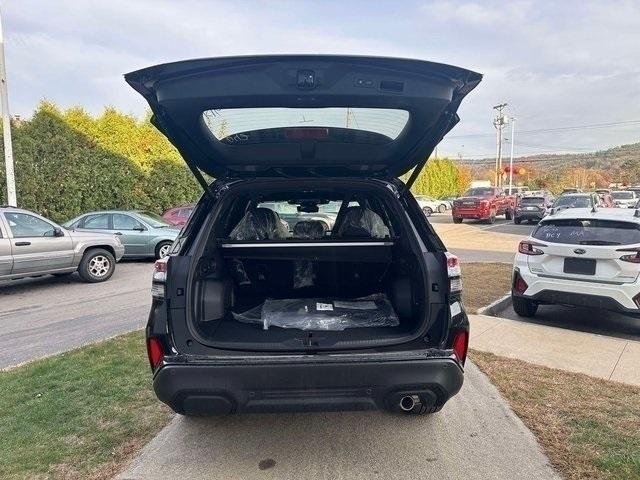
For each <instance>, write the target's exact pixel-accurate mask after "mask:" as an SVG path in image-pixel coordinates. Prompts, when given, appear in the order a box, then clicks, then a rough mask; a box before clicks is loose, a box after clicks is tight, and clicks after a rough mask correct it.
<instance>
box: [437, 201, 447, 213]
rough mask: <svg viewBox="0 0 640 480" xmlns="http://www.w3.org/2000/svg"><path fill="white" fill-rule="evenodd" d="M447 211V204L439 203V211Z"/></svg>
mask: <svg viewBox="0 0 640 480" xmlns="http://www.w3.org/2000/svg"><path fill="white" fill-rule="evenodd" d="M446 211H447V206H446V205H445V204H443V203H441V204H440V205H438V213H444V212H446Z"/></svg>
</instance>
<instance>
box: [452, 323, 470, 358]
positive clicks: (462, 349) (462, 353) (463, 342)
mask: <svg viewBox="0 0 640 480" xmlns="http://www.w3.org/2000/svg"><path fill="white" fill-rule="evenodd" d="M452 348H453V353H455V355H456V357H457V358H458V361H459V362H460V363H461V364H462V365H464V362H465V361H466V360H467V350H468V348H469V332H468V331H466V330H458V331H457V332H456V333H455V334H454V336H453V345H452Z"/></svg>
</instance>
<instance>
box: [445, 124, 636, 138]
mask: <svg viewBox="0 0 640 480" xmlns="http://www.w3.org/2000/svg"><path fill="white" fill-rule="evenodd" d="M634 124H640V120H625V121H622V122H608V123H592V124H589V125H574V126H572V127H556V128H539V129H535V130H523V131H522V132H520V133H519V135H536V134H539V133H551V132H567V131H574V130H587V129H594V128H609V127H617V126H620V125H634ZM476 137H493V134H491V133H470V134H465V135H449V136H447V137H446V138H447V139H450V138H476Z"/></svg>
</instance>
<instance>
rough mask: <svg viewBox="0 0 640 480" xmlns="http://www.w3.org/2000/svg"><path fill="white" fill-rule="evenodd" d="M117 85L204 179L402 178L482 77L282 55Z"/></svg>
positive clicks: (390, 62) (374, 60)
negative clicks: (132, 94)
mask: <svg viewBox="0 0 640 480" xmlns="http://www.w3.org/2000/svg"><path fill="white" fill-rule="evenodd" d="M125 78H126V81H127V82H128V83H129V84H130V85H131V86H132V87H133V88H134V89H136V90H137V91H138V92H139V93H140V94H142V96H144V98H145V99H146V100H147V102H148V103H149V105H150V107H151V110H152V111H153V118H152V122H153V123H154V125H155V126H156V127H157V128H158V129H159V130H160V131H161V132H163V133H164V134H165V135H166V136H167V138H168V139H169V140H170V141H171V143H173V144H174V145H175V146H176V148H178V150H179V151H180V152H181V154H182V156H183V157H184V159H185V160H186V162H187V163H188V164H189V166H190V168H191V170H192V171H193V172H194V174H196V176H199V177H200V179H201V178H202V177H201V175H199V171H203V172H205V173H207V174H209V175H211V176H214V177H216V178H222V177H243V176H244V177H246V176H298V177H300V176H315V177H317V176H330V177H342V176H358V175H359V176H367V177H371V176H382V177H395V176H399V175H402V174H404V173H406V172H408V171H409V170H410V169H412V168H413V167H415V166H416V165H419V164H423V163H424V162H426V159H427V158H428V157H429V155H430V153H431V152H432V150H433V149H434V148H435V146H436V145H437V144H438V142H439V141H440V140H441V139H442V137H443V136H444V135H445V134H446V133H447V132H448V131H449V130H451V128H453V126H454V125H455V124H456V123H457V122H458V120H459V119H458V116H457V114H456V111H457V109H458V106H459V105H460V102H461V101H462V99H463V98H464V97H465V95H467V93H469V92H470V91H471V90H472V89H473V88H475V86H476V85H477V84H478V83H479V82H480V80H481V78H482V77H481V75H480V74H478V73H475V72H472V71H469V70H465V69H462V68H458V67H453V66H449V65H443V64H438V63H431V62H425V61H420V60H407V59H395V58H381V57H358V56H330V55H290V56H287V55H278V56H247V57H227V58H212V59H202V60H189V61H184V62H176V63H169V64H164V65H158V66H154V67H149V68H145V69H143V70H138V71H135V72H132V73H129V74H127V75H126V76H125Z"/></svg>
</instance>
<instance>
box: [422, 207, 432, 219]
mask: <svg viewBox="0 0 640 480" xmlns="http://www.w3.org/2000/svg"><path fill="white" fill-rule="evenodd" d="M422 213H424V216H425V217H430V216H431V214H432V213H433V210H431V207H424V208H423V209H422Z"/></svg>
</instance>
